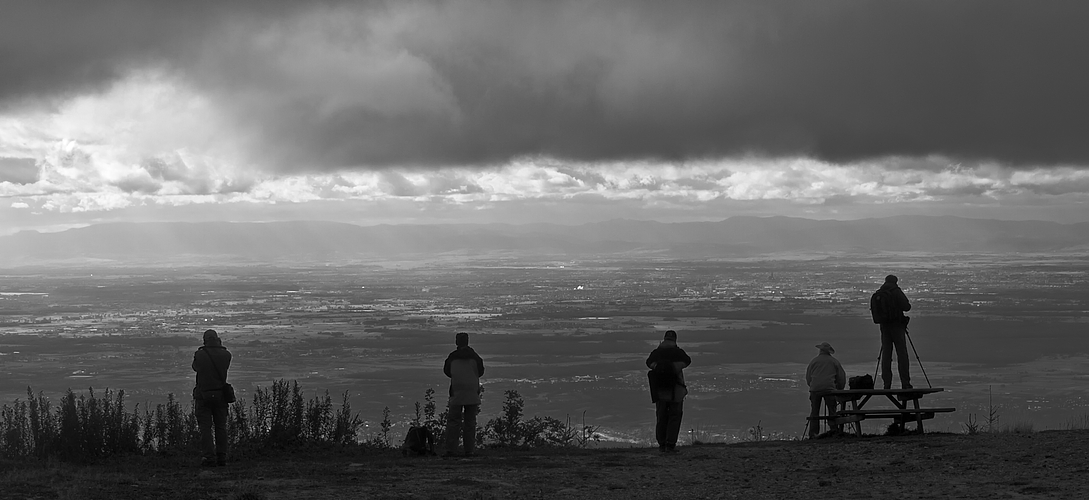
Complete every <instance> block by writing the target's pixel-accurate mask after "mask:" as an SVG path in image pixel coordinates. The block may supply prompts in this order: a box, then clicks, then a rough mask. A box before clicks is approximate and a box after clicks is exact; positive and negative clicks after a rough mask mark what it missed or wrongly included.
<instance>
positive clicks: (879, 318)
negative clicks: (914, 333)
mask: <svg viewBox="0 0 1089 500" xmlns="http://www.w3.org/2000/svg"><path fill="white" fill-rule="evenodd" d="M870 316H873V322H874V323H877V324H881V323H894V322H897V321H899V319H900V316H901V314H900V309H899V307H898V306H897V304H896V297H894V296H893V295H892V293H889V291H888V290H878V291H876V292H874V293H873V295H870Z"/></svg>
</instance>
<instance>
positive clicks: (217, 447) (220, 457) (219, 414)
mask: <svg viewBox="0 0 1089 500" xmlns="http://www.w3.org/2000/svg"><path fill="white" fill-rule="evenodd" d="M230 367H231V351H228V350H227V348H226V347H223V341H222V340H220V339H219V334H218V333H216V331H215V330H205V332H204V345H203V346H201V347H200V348H199V349H197V351H196V352H195V353H193V371H195V372H197V385H196V387H194V388H193V405H194V407H195V411H196V414H197V426H198V427H199V428H200V447H201V454H202V457H201V460H200V465H201V466H202V467H216V466H224V465H227V407H228V406H229V404H230V401H229V399H231V398H229V397H227V396H226V395H225V393H224V389H226V388H227V387H226V386H227V370H228V369H230Z"/></svg>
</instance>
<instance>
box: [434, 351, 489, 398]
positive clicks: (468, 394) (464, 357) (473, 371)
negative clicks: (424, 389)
mask: <svg viewBox="0 0 1089 500" xmlns="http://www.w3.org/2000/svg"><path fill="white" fill-rule="evenodd" d="M442 372H443V373H445V374H446V376H447V377H450V404H452V405H478V404H480V377H483V376H484V360H483V359H480V355H478V354H477V353H476V351H474V350H473V348H472V347H469V346H462V347H458V348H457V349H455V350H454V352H451V353H450V355H449V356H447V357H446V362H445V363H443V365H442Z"/></svg>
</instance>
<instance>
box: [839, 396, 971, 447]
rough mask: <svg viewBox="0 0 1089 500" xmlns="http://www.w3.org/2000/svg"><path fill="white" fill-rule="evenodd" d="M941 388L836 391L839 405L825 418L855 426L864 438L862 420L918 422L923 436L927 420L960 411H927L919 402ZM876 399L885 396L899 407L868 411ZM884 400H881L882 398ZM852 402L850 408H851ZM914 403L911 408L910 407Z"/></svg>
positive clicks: (953, 409)
mask: <svg viewBox="0 0 1089 500" xmlns="http://www.w3.org/2000/svg"><path fill="white" fill-rule="evenodd" d="M944 390H945V389H942V388H940V387H928V388H918V389H916V388H912V389H843V390H838V391H832V395H833V396H835V398H836V402H837V407H838V408H837V409H836V411H835V413H834V414H832V415H829V416H827V417H823V418H821V420H830V421H833V422H834V423H835V424H836V425H843V424H854V425H853V427H854V430H855V433H856V434H858V435H862V421H863V420H866V419H871V418H891V419H892V420H893V421H894V422H896V423H900V424H904V423H906V422H915V424H916V426H917V428H918V431H919V433H920V434H921V433H922V432H923V420H928V419H931V418H934V415H935V414H938V413H949V412H954V411H957V409H956V408H923V407H921V406H920V405H919V400H920V399H922V397H923V396H925V395H927V394H933V393H936V392H942V391H944ZM873 396H885V398H886V399H888V400H889V401H891V402H892V404H893V406H894V407H895V408H867V407H866V403H868V402H869V401H870V398H872V397H873ZM878 399H880V398H878ZM848 403H850V408H848V406H847V405H848ZM909 404H910V407H909Z"/></svg>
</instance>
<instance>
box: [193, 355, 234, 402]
mask: <svg viewBox="0 0 1089 500" xmlns="http://www.w3.org/2000/svg"><path fill="white" fill-rule="evenodd" d="M213 359H214V360H215V364H214V365H213V364H212V360H213ZM230 367H231V351H228V350H227V348H226V347H223V346H221V345H215V346H212V345H206V346H202V347H201V348H199V349H197V352H195V353H193V371H195V372H197V388H196V390H195V391H194V393H202V392H204V391H214V390H216V389H221V388H222V387H223V384H224V383H225V382H226V381H227V380H226V377H227V370H229V369H230ZM217 368H218V370H217ZM221 374H222V375H221Z"/></svg>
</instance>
